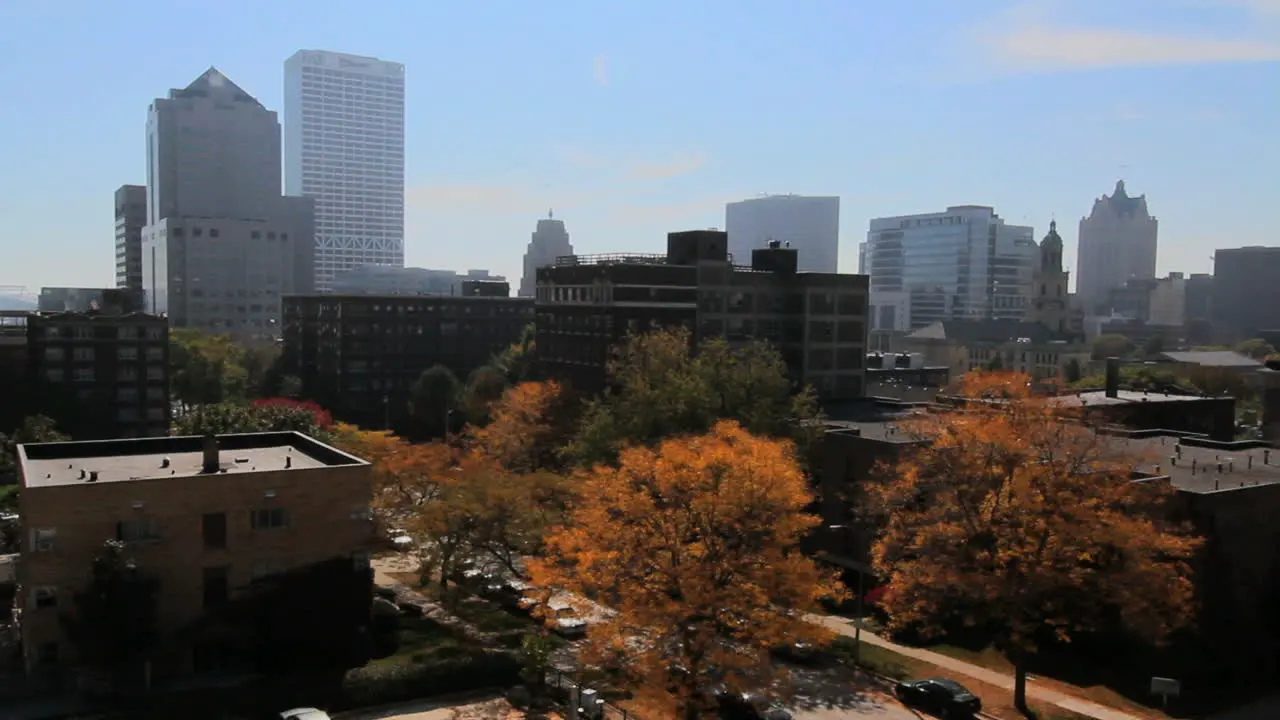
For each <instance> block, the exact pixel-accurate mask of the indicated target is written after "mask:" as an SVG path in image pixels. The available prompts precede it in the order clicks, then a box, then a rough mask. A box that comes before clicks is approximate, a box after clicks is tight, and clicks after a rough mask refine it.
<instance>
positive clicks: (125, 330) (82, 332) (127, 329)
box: [44, 325, 168, 340]
mask: <svg viewBox="0 0 1280 720" xmlns="http://www.w3.org/2000/svg"><path fill="white" fill-rule="evenodd" d="M167 330H168V328H167V327H160V326H158V325H149V326H140V325H116V326H105V327H103V326H94V325H46V326H45V328H44V336H45V337H47V338H67V337H69V338H72V339H75V340H93V339H95V338H98V339H104V338H105V339H116V340H139V339H141V338H143V337H145V338H146V339H147V340H163V339H164V338H165V333H166V331H167Z"/></svg>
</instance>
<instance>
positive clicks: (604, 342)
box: [537, 230, 867, 399]
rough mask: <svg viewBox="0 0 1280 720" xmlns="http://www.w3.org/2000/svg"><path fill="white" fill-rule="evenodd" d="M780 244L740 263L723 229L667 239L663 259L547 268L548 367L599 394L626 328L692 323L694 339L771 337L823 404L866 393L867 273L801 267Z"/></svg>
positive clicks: (540, 327) (541, 353)
mask: <svg viewBox="0 0 1280 720" xmlns="http://www.w3.org/2000/svg"><path fill="white" fill-rule="evenodd" d="M773 245H774V246H773V247H767V248H760V249H757V250H755V251H753V252H752V264H751V266H750V267H744V266H735V265H733V264H731V263H730V261H729V256H728V251H727V247H728V237H727V234H726V233H724V232H720V231H715V230H695V231H689V232H676V233H670V234H669V235H668V236H667V253H666V254H665V255H603V256H600V255H596V256H592V255H586V256H581V255H579V256H571V257H563V258H560V260H559V261H558V263H557V264H556V265H554V266H547V267H541V268H539V269H538V297H537V348H538V361H539V364H540V366H541V367H542V368H543V371H544V372H545V373H547V374H548V375H550V376H552V377H555V378H557V379H560V380H562V381H563V382H566V383H568V384H571V385H573V386H575V387H577V388H578V389H580V390H583V391H596V390H599V389H601V388H603V387H604V386H605V383H606V380H607V378H606V363H607V361H608V358H609V354H610V352H611V349H612V348H613V347H615V346H616V345H617V344H618V343H619V342H621V341H622V340H623V339H625V337H626V336H627V334H628V333H638V332H645V331H646V330H649V329H651V328H654V327H672V326H683V327H685V328H688V329H689V330H690V331H691V334H692V335H693V339H694V340H695V341H702V340H707V339H710V338H724V339H726V340H728V341H729V342H730V343H735V342H747V341H750V340H766V341H768V342H769V343H770V344H771V345H773V346H775V347H777V348H778V350H779V352H780V354H781V355H782V359H783V361H784V362H785V363H786V365H787V368H788V371H789V373H790V375H791V378H792V379H793V380H794V381H796V382H797V383H804V384H808V385H812V386H813V388H814V389H815V390H816V391H817V393H818V394H819V396H820V397H821V398H823V399H843V398H855V397H861V396H862V395H863V391H864V383H863V377H864V369H863V365H864V363H863V359H864V357H865V355H866V332H867V281H866V276H863V275H839V274H835V273H804V272H797V266H798V263H797V259H798V258H797V254H798V253H797V251H796V250H795V248H783V247H780V246H779V243H778V242H777V241H774V243H773Z"/></svg>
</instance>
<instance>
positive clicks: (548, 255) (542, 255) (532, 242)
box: [517, 213, 573, 298]
mask: <svg viewBox="0 0 1280 720" xmlns="http://www.w3.org/2000/svg"><path fill="white" fill-rule="evenodd" d="M572 254H573V244H572V243H570V242H569V231H567V230H565V229H564V221H563V220H556V219H555V216H554V215H553V214H552V213H547V217H545V218H543V219H541V220H539V221H538V227H537V228H536V229H534V231H533V236H532V237H530V238H529V246H528V247H527V248H525V251H524V274H523V275H521V276H520V289H519V290H518V291H517V293H518V294H519V296H520V297H528V298H531V297H533V296H534V294H535V293H536V292H537V287H538V268H540V267H544V266H546V265H555V264H556V258H559V257H565V256H568V255H572Z"/></svg>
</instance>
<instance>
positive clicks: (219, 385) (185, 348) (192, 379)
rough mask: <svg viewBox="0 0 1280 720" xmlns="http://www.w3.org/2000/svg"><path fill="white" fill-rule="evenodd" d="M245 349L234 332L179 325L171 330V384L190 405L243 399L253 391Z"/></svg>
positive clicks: (183, 402)
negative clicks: (214, 332) (211, 332)
mask: <svg viewBox="0 0 1280 720" xmlns="http://www.w3.org/2000/svg"><path fill="white" fill-rule="evenodd" d="M243 359H244V350H243V349H242V348H241V347H240V346H239V345H237V344H236V343H235V342H234V341H233V340H232V339H231V336H230V335H208V334H205V333H202V332H200V331H198V330H191V329H188V328H178V329H175V330H173V331H172V332H170V333H169V384H170V387H171V390H172V394H173V398H174V399H175V400H177V401H178V402H180V403H182V404H184V405H186V406H188V407H190V406H194V405H204V404H212V403H221V402H229V401H233V400H242V399H244V398H245V397H246V395H247V393H248V390H249V372H248V370H246V369H245V367H244V364H243Z"/></svg>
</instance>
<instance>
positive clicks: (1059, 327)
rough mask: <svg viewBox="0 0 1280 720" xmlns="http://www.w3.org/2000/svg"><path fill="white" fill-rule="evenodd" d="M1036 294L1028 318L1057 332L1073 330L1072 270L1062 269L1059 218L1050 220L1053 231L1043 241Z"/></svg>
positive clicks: (1036, 272) (1034, 276)
mask: <svg viewBox="0 0 1280 720" xmlns="http://www.w3.org/2000/svg"><path fill="white" fill-rule="evenodd" d="M1033 278H1034V284H1033V293H1034V296H1033V298H1032V301H1031V305H1030V308H1029V310H1030V312H1028V316H1029V317H1027V320H1029V321H1031V322H1038V323H1040V324H1041V325H1044V326H1045V327H1047V328H1049V329H1050V330H1053V331H1054V332H1057V333H1064V334H1065V333H1068V332H1071V331H1072V330H1073V328H1072V325H1073V323H1072V322H1071V317H1070V315H1071V313H1070V309H1069V307H1070V306H1069V304H1068V299H1067V281H1068V280H1069V278H1070V273H1068V272H1067V271H1065V270H1063V269H1062V236H1060V235H1058V223H1057V221H1054V222H1050V223H1049V234H1048V235H1045V236H1044V240H1041V241H1040V265H1039V267H1037V268H1036V271H1035V273H1034V274H1033Z"/></svg>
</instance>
